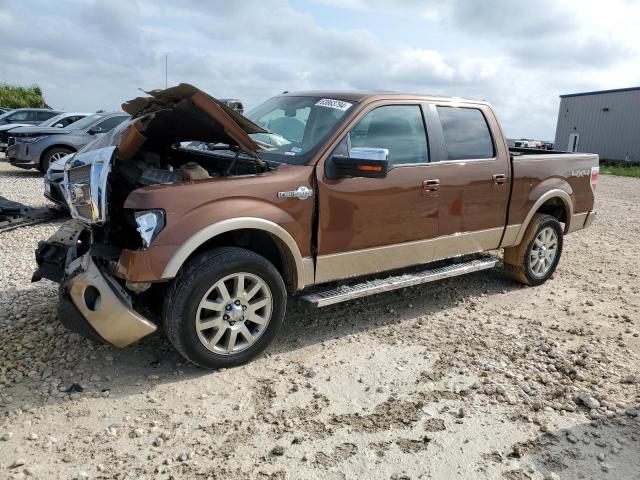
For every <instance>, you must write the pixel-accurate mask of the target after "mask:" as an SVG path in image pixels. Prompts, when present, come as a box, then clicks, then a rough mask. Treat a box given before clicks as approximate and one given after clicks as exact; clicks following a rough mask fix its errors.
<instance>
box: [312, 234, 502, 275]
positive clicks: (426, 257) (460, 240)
mask: <svg viewBox="0 0 640 480" xmlns="http://www.w3.org/2000/svg"><path fill="white" fill-rule="evenodd" d="M503 230H504V228H502V227H497V228H490V229H488V230H478V231H476V232H465V233H456V234H453V235H445V236H442V237H438V238H432V239H428V240H417V241H414V242H407V243H399V244H395V245H385V246H383V247H374V248H365V249H362V250H354V251H350V252H344V253H334V254H330V255H321V256H319V257H318V259H317V262H316V279H315V280H316V282H315V283H316V284H318V283H324V282H330V281H333V280H341V279H345V278H352V277H359V276H361V275H368V274H372V273H380V272H385V271H388V270H394V269H396V268H404V267H409V266H412V265H420V264H423V263H429V262H433V261H436V260H442V259H445V258H452V257H456V256H460V255H466V254H469V253H478V252H485V251H487V250H492V249H494V248H498V245H499V243H500V238H501V237H502V231H503Z"/></svg>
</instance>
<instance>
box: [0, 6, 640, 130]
mask: <svg viewBox="0 0 640 480" xmlns="http://www.w3.org/2000/svg"><path fill="white" fill-rule="evenodd" d="M316 2H317V3H318V4H321V5H319V6H320V7H321V8H320V10H321V11H325V16H323V13H322V12H320V13H318V11H317V10H316V9H313V8H306V9H305V7H304V5H301V4H297V3H295V2H293V1H287V0H274V1H271V2H266V1H260V0H245V1H243V2H228V1H222V0H214V1H208V2H199V1H196V0H191V1H188V2H186V3H181V4H178V3H173V2H168V0H166V1H164V2H150V1H149V0H139V1H130V2H126V3H125V2H115V1H109V0H100V1H91V0H78V1H69V0H68V1H66V2H65V1H60V2H54V3H52V2H44V1H42V2H38V1H26V2H11V4H9V3H8V2H7V3H3V4H2V5H0V31H1V32H2V48H0V65H2V69H1V70H0V81H7V82H16V83H22V84H33V83H38V84H40V85H41V86H42V87H43V88H44V90H45V93H46V95H47V100H48V101H49V103H50V104H51V105H52V106H55V107H58V108H68V109H74V110H94V109H98V108H105V109H114V108H117V107H118V106H119V105H120V103H121V102H122V101H123V100H126V99H128V98H131V97H133V96H135V95H137V94H138V93H139V92H138V90H137V88H138V87H140V88H143V89H152V88H158V87H162V86H164V56H165V54H168V55H169V83H170V84H175V83H178V82H189V83H193V84H196V85H198V86H200V87H201V88H203V89H205V90H207V91H208V92H210V93H211V94H213V95H216V96H219V97H231V96H233V97H239V98H243V99H244V100H245V101H246V103H248V104H249V105H250V106H251V105H255V104H256V103H258V102H259V101H261V100H263V99H265V98H266V97H268V96H270V95H273V94H277V93H279V92H281V91H283V90H296V89H309V88H340V89H345V88H346V89H349V88H364V89H384V90H411V91H424V92H430V93H439V94H450V95H459V96H468V97H477V98H483V99H487V100H489V101H491V102H493V103H494V104H495V106H496V108H497V110H498V113H499V115H500V118H501V120H502V123H503V126H504V127H505V130H506V132H507V134H508V135H512V136H536V137H544V138H551V137H552V136H553V132H554V131H555V120H556V115H557V106H558V101H559V100H558V95H559V94H561V93H569V92H575V91H581V90H593V89H599V88H614V87H621V86H630V85H634V84H639V83H640V69H638V68H637V65H638V64H640V63H639V62H640V29H638V28H637V25H638V24H639V23H640V4H638V2H634V1H628V2H625V1H624V0H609V1H608V2H607V6H606V8H603V6H602V3H601V2H597V1H591V0H563V1H551V0H538V1H532V2H526V3H522V2H512V1H510V0H485V1H483V2H469V1H466V0H465V1H463V0H450V1H446V0H401V1H395V2H392V1H387V0H366V1H365V0H341V1H340V2H338V1H337V0H316ZM327 9H330V10H329V11H331V12H332V15H331V16H330V17H327V16H326V11H327ZM312 12H313V13H312ZM16 18H29V22H30V26H31V31H32V32H34V34H33V35H24V29H23V27H22V26H21V25H22V23H21V22H17V21H15V19H16ZM332 19H339V20H341V21H340V22H333V21H332ZM345 19H351V20H352V21H351V23H347V20H345ZM416 23H419V24H420V28H419V29H414V30H413V32H414V34H413V35H412V36H410V35H408V34H407V35H403V34H402V33H403V26H404V25H405V24H414V25H415V24H416ZM381 25H382V26H383V27H382V28H381Z"/></svg>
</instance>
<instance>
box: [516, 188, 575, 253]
mask: <svg viewBox="0 0 640 480" xmlns="http://www.w3.org/2000/svg"><path fill="white" fill-rule="evenodd" d="M553 198H559V199H560V200H562V203H563V205H564V208H565V210H566V212H567V221H566V223H565V227H564V233H568V232H569V231H570V228H571V220H572V219H573V202H572V200H571V196H570V195H569V194H568V193H567V192H565V191H564V190H560V189H559V188H556V189H553V190H549V191H548V192H545V193H544V194H543V195H542V196H541V197H540V198H538V200H536V203H534V204H533V207H531V209H530V210H529V213H527V216H526V217H525V219H524V222H522V225H520V230H519V231H518V236H517V237H516V240H515V243H514V245H520V242H521V241H522V238H523V237H524V232H525V231H526V230H527V227H528V226H529V223H530V222H531V219H532V218H533V216H534V215H535V213H536V212H537V211H538V209H539V208H540V207H541V206H542V205H544V203H545V202H547V201H549V200H551V199H553Z"/></svg>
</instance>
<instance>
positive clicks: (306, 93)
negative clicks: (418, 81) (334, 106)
mask: <svg viewBox="0 0 640 480" xmlns="http://www.w3.org/2000/svg"><path fill="white" fill-rule="evenodd" d="M282 95H287V96H292V97H322V98H337V99H340V100H347V101H349V100H350V101H352V102H361V101H363V100H368V99H373V98H380V99H382V98H398V99H425V100H426V99H438V100H444V101H451V102H468V103H488V102H487V101H486V100H476V99H469V98H462V97H455V96H446V95H434V94H427V93H405V92H394V91H388V90H303V91H293V92H290V91H284V92H282Z"/></svg>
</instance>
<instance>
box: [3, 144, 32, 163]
mask: <svg viewBox="0 0 640 480" xmlns="http://www.w3.org/2000/svg"><path fill="white" fill-rule="evenodd" d="M31 146H32V145H30V144H28V143H14V144H13V145H9V146H8V147H7V158H8V159H9V163H11V165H13V166H15V167H19V168H35V167H37V166H38V161H37V160H38V159H39V155H37V156H38V159H34V158H32V157H34V153H33V152H32V151H31V150H32V149H30V147H31Z"/></svg>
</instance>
